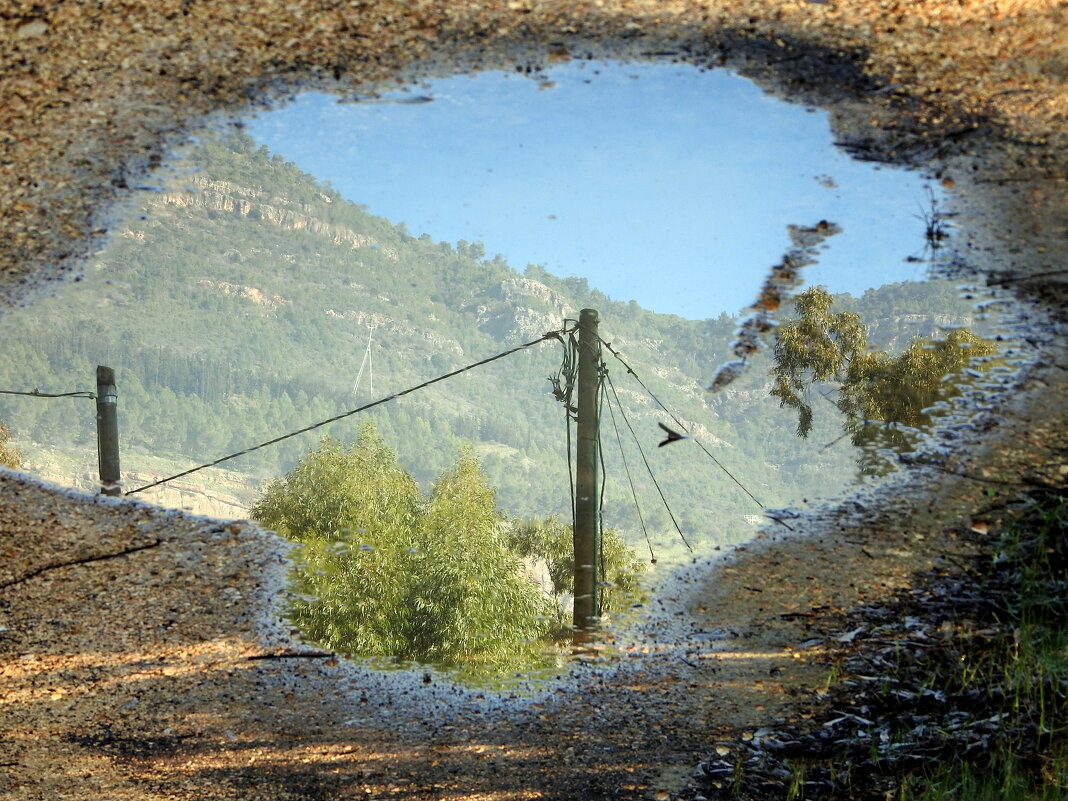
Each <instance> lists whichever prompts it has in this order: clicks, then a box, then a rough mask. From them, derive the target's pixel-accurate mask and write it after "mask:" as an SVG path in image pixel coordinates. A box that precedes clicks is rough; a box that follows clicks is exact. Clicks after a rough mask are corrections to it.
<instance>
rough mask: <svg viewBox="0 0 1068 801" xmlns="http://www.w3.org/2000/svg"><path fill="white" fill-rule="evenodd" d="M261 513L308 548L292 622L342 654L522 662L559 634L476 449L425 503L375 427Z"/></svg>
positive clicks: (312, 462)
mask: <svg viewBox="0 0 1068 801" xmlns="http://www.w3.org/2000/svg"><path fill="white" fill-rule="evenodd" d="M251 513H252V517H253V518H254V519H255V520H256V521H257V522H260V523H262V524H263V525H265V526H269V527H270V528H273V529H274V530H276V531H278V532H279V533H281V534H283V535H285V536H286V537H288V538H290V539H292V540H294V541H296V542H298V543H300V551H299V567H298V568H297V570H296V575H295V596H294V601H293V603H292V607H291V613H290V614H291V616H292V619H293V620H294V622H295V623H297V624H298V625H299V626H300V628H301V629H302V630H303V631H304V632H305V634H306V635H307V636H308V637H309V638H310V639H311V640H313V641H315V642H319V643H322V644H323V645H326V646H328V647H330V648H334V649H337V650H340V651H344V652H348V653H353V654H357V655H361V656H395V657H399V658H401V659H410V660H416V661H420V662H434V663H439V664H445V665H451V664H458V663H468V664H470V663H483V664H490V665H492V664H510V663H513V662H514V661H515V660H516V659H519V658H522V657H523V656H525V655H529V649H530V647H531V644H532V643H533V642H534V641H536V640H538V639H539V638H542V637H544V636H545V635H546V634H547V633H548V631H549V626H550V621H551V618H552V608H551V601H550V599H548V598H547V597H546V596H545V595H543V594H542V593H541V592H540V590H539V589H538V587H537V585H536V584H535V583H534V582H533V581H531V580H530V579H529V578H528V577H527V576H525V575H524V574H523V572H522V566H521V563H520V560H519V559H518V557H516V556H515V555H514V554H512V553H511V552H510V551H509V550H508V548H507V547H506V543H505V540H504V531H505V527H504V526H503V525H502V523H503V517H502V516H501V514H500V513H499V512H498V511H497V508H496V500H495V496H494V491H493V489H492V488H491V487H490V486H489V485H488V484H487V482H486V478H485V475H484V474H483V472H482V469H481V466H480V465H479V463H478V461H477V459H476V458H475V457H474V456H473V454H472V453H471V452H470V451H465V452H464V453H463V454H462V455H461V457H460V459H459V461H457V463H456V464H455V465H454V466H453V467H452V468H450V469H449V470H447V471H446V472H445V473H444V474H443V475H442V476H441V477H440V478H439V480H438V481H437V482H436V483H435V485H434V488H433V490H432V492H431V493H430V497H429V498H426V499H424V498H422V497H421V494H420V492H419V489H418V487H417V485H416V483H415V481H414V480H413V479H412V477H411V476H410V475H408V474H407V473H406V472H405V471H404V470H403V469H402V468H401V467H400V465H399V464H398V463H397V461H396V457H395V456H394V454H393V452H392V451H391V450H390V449H389V448H388V447H387V446H386V445H385V443H384V442H383V440H382V438H381V437H380V436H379V435H378V433H377V432H376V431H375V429H374V427H373V426H372V425H371V424H370V423H367V424H365V425H364V426H362V427H361V429H360V432H359V436H358V437H357V439H356V441H355V442H354V443H353V444H352V445H351V446H350V447H347V448H346V447H345V446H343V445H342V444H341V443H339V442H337V441H336V440H332V439H325V440H323V441H322V443H321V444H320V446H319V448H318V449H317V450H315V451H313V452H312V453H310V454H308V455H307V456H306V457H305V458H304V459H302V460H301V461H300V463H299V464H298V465H297V466H296V468H294V469H293V470H292V471H291V472H290V473H289V474H288V475H287V476H286V477H285V478H284V479H281V480H278V481H275V482H273V483H272V484H270V485H269V486H268V487H267V488H266V490H265V491H264V493H263V495H262V496H261V498H260V500H259V502H258V503H257V504H256V505H255V506H254V507H253V509H252V510H251Z"/></svg>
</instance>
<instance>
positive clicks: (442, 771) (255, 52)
mask: <svg viewBox="0 0 1068 801" xmlns="http://www.w3.org/2000/svg"><path fill="white" fill-rule="evenodd" d="M1064 22H1065V9H1064V6H1063V4H1059V3H1055V2H1035V3H1021V4H1018V5H1017V6H1013V7H1012V8H1011V9H1002V8H1000V7H999V5H998V4H997V3H994V2H989V3H988V2H974V3H963V4H952V5H949V4H944V3H938V2H932V3H920V4H914V5H912V6H909V7H908V8H907V9H906V8H898V7H897V6H896V4H894V3H876V2H867V0H862V1H861V2H857V3H854V4H850V5H849V7H848V8H845V7H840V6H838V5H837V4H835V3H833V2H832V3H822V2H807V3H786V2H774V3H747V2H741V1H740V0H737V1H736V0H730V1H729V2H723V3H717V4H714V5H713V4H706V3H703V2H683V1H679V0H673V1H670V2H660V3H653V2H640V1H638V0H635V2H626V3H624V2H618V3H617V2H607V3H604V4H589V5H588V6H587V5H586V4H572V3H556V2H546V3H543V4H528V3H522V2H519V3H513V2H508V3H504V2H460V3H455V2H454V3H435V2H427V3H419V4H414V3H413V4H405V5H395V4H392V3H385V2H382V3H368V4H343V3H332V2H322V3H317V2H312V0H299V1H295V2H291V3H289V4H285V5H283V4H276V3H273V2H262V3H257V4H256V6H255V7H254V8H249V7H247V6H241V5H239V4H236V3H230V2H224V1H223V0H211V1H210V2H200V3H188V2H179V0H174V2H163V3H155V2H153V3H148V2H147V1H146V2H145V3H138V2H130V3H127V4H124V6H123V7H122V8H121V9H119V8H112V7H111V6H109V5H107V4H99V5H98V6H96V7H94V8H88V7H85V6H72V5H69V4H62V5H60V6H57V7H55V8H51V7H48V8H45V7H44V6H43V5H33V4H29V3H20V2H16V3H14V4H11V6H10V9H9V10H7V11H4V12H0V23H2V28H0V39H2V41H3V46H2V47H0V54H2V55H0V63H2V64H3V68H2V73H0V85H3V87H4V97H5V103H4V104H2V108H0V178H2V180H3V181H4V187H5V192H4V193H3V197H2V199H0V229H2V231H3V238H2V244H0V269H2V280H0V290H2V297H3V303H4V304H5V305H7V304H18V303H25V302H29V301H31V300H32V299H33V297H34V296H35V294H39V293H41V292H44V291H48V286H49V283H50V282H51V281H54V280H59V279H63V278H66V279H70V278H71V276H72V274H73V273H74V272H75V271H76V270H77V268H78V265H79V264H80V263H81V262H80V260H81V258H82V257H83V256H84V255H85V254H86V253H87V252H89V251H90V250H91V249H92V248H93V247H95V246H96V243H98V242H99V241H100V237H102V236H103V235H104V233H105V230H106V228H107V226H108V224H109V221H110V219H111V215H113V214H115V213H116V212H117V211H118V208H119V205H118V204H121V202H122V201H123V200H124V199H125V198H126V197H127V192H128V191H129V190H130V189H131V187H134V186H137V185H139V184H140V183H141V182H144V181H147V180H149V178H148V176H149V175H150V172H151V169H152V167H153V165H154V164H157V163H159V162H160V160H161V159H162V157H163V154H164V152H165V149H166V147H167V146H168V144H173V143H175V142H177V141H179V140H180V139H181V138H182V137H183V135H184V134H185V132H187V131H189V130H191V129H193V128H195V126H196V125H197V124H199V122H200V121H201V120H203V119H204V118H205V116H206V115H210V114H219V113H229V112H233V111H235V110H236V109H238V108H239V107H244V106H246V104H248V103H260V102H266V101H268V100H270V99H271V98H277V97H281V96H284V95H286V94H287V93H289V92H291V91H293V90H294V89H295V88H297V87H317V88H327V89H331V90H335V91H343V90H345V89H346V88H349V89H351V88H352V87H353V86H357V85H362V84H363V83H366V82H368V81H378V80H386V79H389V78H391V77H394V76H397V75H403V76H404V77H405V78H408V79H410V78H413V77H418V75H419V74H429V73H431V72H434V73H442V72H448V71H449V70H454V69H458V68H459V67H457V66H455V65H467V66H480V65H481V66H504V65H508V67H509V68H512V69H514V68H516V67H517V66H518V67H519V68H520V69H529V70H533V71H536V70H537V68H538V65H539V63H540V62H544V63H549V62H551V61H552V60H554V59H560V58H569V57H585V55H586V54H589V55H600V54H603V53H606V52H607V53H611V54H613V55H616V56H619V57H631V58H640V57H644V58H652V57H660V58H681V59H685V60H688V61H693V62H694V63H702V64H713V65H721V64H722V65H726V66H730V67H732V68H735V69H738V70H740V71H741V72H742V73H743V74H745V75H746V76H747V77H751V78H753V79H754V80H757V81H758V82H760V83H761V85H762V86H764V87H765V88H767V89H768V90H769V91H774V92H777V93H779V94H783V95H788V96H790V97H792V98H793V99H795V100H797V101H800V102H806V103H812V104H814V105H820V106H822V107H825V108H828V109H829V110H830V111H831V114H832V117H833V119H834V123H835V131H836V135H837V136H838V137H839V139H840V141H841V144H842V146H843V147H845V148H846V149H847V150H849V151H850V152H851V153H853V154H854V155H855V156H856V157H858V158H864V159H869V160H876V161H887V162H892V163H907V164H914V165H916V166H918V167H920V168H922V169H924V170H926V171H928V172H929V173H930V175H931V176H932V178H934V179H936V180H938V181H940V182H941V183H942V185H943V186H944V187H946V188H947V189H950V190H952V192H953V196H952V203H953V211H954V212H955V213H956V214H957V216H956V218H955V222H956V224H957V225H958V226H959V230H958V241H957V250H958V257H957V258H955V259H952V260H950V262H949V263H948V264H947V265H945V268H944V269H945V270H946V271H947V272H948V273H949V274H951V275H955V276H958V277H960V278H961V280H962V281H966V282H970V283H974V284H975V285H976V286H977V287H980V289H981V290H982V291H985V290H986V288H987V285H988V284H989V285H991V286H992V287H993V288H995V289H999V290H1001V291H1003V292H1005V293H1007V297H1011V298H1017V299H1020V300H1022V301H1024V302H1025V305H1022V306H1019V307H1014V308H1013V309H1012V310H1011V316H1012V320H1011V321H1010V328H1012V330H1013V331H1014V337H1015V338H1014V344H1013V348H1014V349H1015V351H1016V353H1015V356H1014V360H1013V361H1012V369H1011V370H1010V371H1008V372H1007V373H1003V374H1002V375H1001V378H1000V379H999V381H1000V384H998V385H997V386H993V387H990V388H988V389H987V390H986V391H984V392H981V393H979V394H977V395H976V396H974V397H971V398H969V399H968V401H967V403H966V405H965V406H964V407H963V408H961V409H960V413H959V414H958V415H957V416H956V417H954V418H951V419H950V420H948V421H947V423H946V424H945V426H944V427H943V428H942V429H941V431H940V432H939V433H938V434H937V435H936V437H935V438H934V439H933V440H932V441H931V442H930V443H929V444H928V445H926V446H925V448H924V450H923V451H922V452H921V453H918V454H915V455H914V456H912V457H911V458H910V464H909V466H908V469H907V470H905V471H902V472H901V473H899V474H898V475H896V476H895V477H893V478H891V479H890V480H889V481H888V483H887V484H886V485H884V486H882V487H880V488H878V489H876V490H872V491H870V492H868V493H866V494H863V495H860V496H856V497H853V498H849V499H846V500H844V501H842V502H841V503H839V504H837V505H835V506H833V507H828V508H825V509H817V510H811V511H807V512H805V513H804V514H801V515H800V516H798V517H797V518H794V519H791V520H790V521H789V522H790V525H791V528H792V529H793V531H792V532H785V531H782V533H780V531H779V530H775V529H773V530H770V531H768V532H767V533H766V534H765V535H764V536H763V537H761V538H758V539H757V540H755V541H753V542H752V543H750V544H748V545H746V546H744V547H741V548H739V549H737V550H736V551H735V552H733V553H731V554H729V555H727V556H726V557H724V558H723V559H722V560H719V561H717V562H714V563H701V564H694V565H691V566H689V568H687V569H686V570H685V571H683V572H682V573H680V575H679V576H678V577H677V579H676V580H675V581H674V582H673V583H671V584H670V585H668V586H667V587H666V588H665V589H663V590H662V591H661V592H660V593H659V594H658V596H657V601H656V602H655V608H654V609H653V610H652V612H651V614H650V616H649V618H648V619H647V620H646V621H644V622H643V623H641V624H640V625H637V626H636V627H635V628H634V629H633V630H631V631H627V632H620V633H617V634H616V635H615V642H613V643H611V645H612V649H611V650H612V651H613V652H614V653H616V654H618V655H619V656H618V657H617V658H614V659H613V660H611V661H600V660H598V659H597V658H593V659H587V660H576V661H575V662H574V663H573V664H572V665H571V666H569V667H568V668H567V669H566V671H562V672H561V676H560V677H559V678H557V679H550V680H546V681H544V682H542V683H540V684H538V685H537V686H535V687H532V688H530V689H525V690H522V691H521V690H515V691H512V692H504V693H490V692H481V693H480V692H478V691H475V690H470V689H465V688H463V687H460V686H457V685H454V684H452V683H451V682H449V681H448V679H447V678H446V677H444V676H441V675H439V674H437V673H434V672H432V671H427V672H423V671H416V672H406V673H405V672H402V673H381V672H376V671H373V670H369V669H365V668H362V667H360V666H357V665H353V664H350V663H347V662H345V661H344V660H338V659H335V658H332V657H330V656H322V655H318V654H309V653H308V649H307V647H306V646H304V645H303V644H301V643H300V642H299V641H298V640H296V639H295V638H294V637H293V636H292V635H291V633H290V632H289V631H288V629H287V627H286V626H285V625H284V624H283V623H282V622H281V621H280V616H279V614H278V611H279V600H280V598H281V595H282V592H283V580H284V576H285V570H286V568H285V564H284V546H283V544H282V543H281V542H279V541H278V540H277V539H275V538H273V537H272V536H271V535H269V534H266V533H264V532H261V531H259V530H258V529H256V528H255V527H253V526H251V525H249V524H247V523H243V522H217V521H209V520H204V519H198V518H190V517H187V516H183V515H181V514H177V513H172V512H166V511H163V510H159V509H155V508H152V507H148V506H144V505H140V504H137V503H131V502H123V501H117V500H113V499H106V498H93V497H89V496H83V495H78V494H75V493H70V492H66V491H63V490H60V489H57V488H55V487H49V486H45V485H41V484H39V483H38V482H35V481H33V480H31V479H28V478H26V477H24V476H19V475H16V474H11V473H7V472H2V473H0V549H2V562H0V699H2V701H3V705H2V707H0V731H2V733H3V736H2V738H0V793H3V794H5V795H6V796H7V797H11V798H19V799H52V798H72V799H78V798H85V799H99V798H108V799H119V800H121V799H184V798H189V799H193V798H198V799H199V798H203V797H206V796H211V797H215V798H220V799H231V798H232V799H309V800H311V799H334V798H367V799H371V798H410V799H437V798H445V799H460V798H464V799H505V798H508V799H512V798H516V799H521V798H538V799H575V798H635V799H636V798H666V797H668V796H669V795H670V794H672V793H678V792H683V794H684V795H685V796H686V797H689V798H695V797H696V796H697V795H699V794H701V793H704V792H710V790H709V789H708V788H709V787H710V786H711V785H710V784H709V782H708V781H707V778H708V775H709V774H708V770H707V768H708V766H709V765H710V764H712V763H714V762H715V760H716V759H717V758H721V759H727V758H728V757H727V756H725V755H724V754H727V755H729V754H731V753H734V752H735V751H737V749H738V748H739V747H740V746H739V744H740V743H741V744H744V743H751V742H753V741H754V740H758V741H759V740H761V739H767V734H766V733H767V731H768V730H776V731H778V730H786V729H790V730H791V731H803V730H804V728H805V726H806V725H809V726H821V727H822V725H823V723H825V722H826V721H827V720H828V719H833V717H835V716H839V715H838V713H840V712H842V710H837V711H836V710H835V709H832V708H829V707H828V704H829V703H831V701H830V700H829V698H828V695H827V693H826V688H827V687H828V684H829V677H830V676H831V674H832V672H833V671H834V670H835V667H834V666H835V664H836V663H837V662H838V660H840V659H843V658H853V657H855V656H856V653H857V652H858V651H859V650H862V649H864V648H868V647H873V648H874V647H878V644H877V643H874V642H872V640H871V639H870V638H866V637H862V636H860V634H856V633H854V632H857V630H858V629H871V628H872V627H873V626H875V624H876V623H877V622H878V619H879V611H878V610H879V609H880V607H881V605H886V604H891V603H893V602H894V599H895V598H897V597H899V595H900V593H901V592H902V591H906V592H907V591H909V590H910V589H917V588H919V587H922V586H924V583H925V582H930V581H931V580H932V579H931V576H932V575H935V574H937V575H938V576H940V580H947V579H948V578H951V577H952V576H953V575H955V571H959V572H960V575H961V576H963V577H964V578H967V575H968V569H967V567H968V565H969V564H970V562H969V560H971V559H972V557H974V556H976V555H977V554H979V555H981V554H982V553H983V549H984V548H986V547H988V545H987V541H986V540H985V539H984V537H983V536H980V533H981V532H986V533H989V532H990V531H991V530H996V529H997V528H998V527H999V526H1000V525H1001V523H1002V520H1003V519H1004V518H1005V517H1006V516H1007V515H1009V514H1010V513H1011V512H1012V510H1013V509H1014V508H1015V507H1014V504H1016V503H1017V502H1018V500H1019V499H1020V498H1022V497H1024V496H1026V494H1027V493H1028V492H1029V491H1032V490H1033V489H1034V488H1035V487H1049V486H1055V487H1056V486H1060V487H1063V485H1064V483H1065V481H1066V477H1068V447H1066V442H1065V440H1066V433H1065V432H1066V431H1068V426H1066V424H1065V423H1066V422H1068V421H1066V420H1065V416H1066V406H1068V404H1066V403H1065V398H1066V397H1068V381H1066V374H1068V355H1066V353H1065V348H1064V342H1065V337H1064V322H1065V321H1064V317H1063V309H1064V298H1065V286H1066V284H1065V279H1066V277H1068V267H1066V266H1065V264H1066V259H1065V254H1066V251H1068V222H1066V207H1068V203H1066V200H1068V169H1066V164H1068V159H1066V158H1065V156H1066V148H1065V143H1066V137H1068V133H1066V130H1068V126H1065V114H1066V111H1068V100H1066V94H1065V92H1064V83H1065V77H1066V69H1068V51H1066V46H1065V44H1064V38H1063V30H1064ZM758 281H759V277H754V283H755V284H756V283H757V282H758ZM978 291H979V290H977V292H978ZM713 367H714V365H710V366H709V368H710V369H711V368H713ZM917 614H918V612H917ZM939 614H941V612H940V613H939ZM865 616H868V618H870V619H871V622H870V623H866V622H865V619H866V618H865ZM919 625H923V623H922V621H921V622H920V624H919ZM828 716H831V718H829V717H828ZM721 751H722V752H724V753H721ZM700 764H704V766H705V767H704V768H702V769H701V770H702V771H703V772H702V775H701V776H698V777H697V778H693V774H694V771H695V770H697V769H698V765H700ZM713 767H714V765H713ZM688 784H693V785H694V786H693V787H691V788H690V789H689V790H686V789H684V788H685V787H686V786H687V785H688ZM698 785H700V787H698Z"/></svg>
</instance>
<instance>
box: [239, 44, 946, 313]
mask: <svg viewBox="0 0 1068 801" xmlns="http://www.w3.org/2000/svg"><path fill="white" fill-rule="evenodd" d="M547 86H550V87H551V88H549V89H546V88H545V87H547ZM413 96H418V97H420V98H422V99H427V100H432V102H425V103H422V104H420V105H417V106H410V105H397V104H381V103H379V104H371V105H365V104H363V103H355V104H338V103H337V102H336V99H335V98H333V97H331V96H328V95H314V94H309V95H303V96H301V97H300V98H298V99H296V100H295V101H294V102H292V103H290V104H289V105H287V106H285V107H284V108H281V109H279V110H277V111H275V112H272V113H271V114H269V115H263V116H261V117H259V118H258V119H255V120H252V121H251V122H250V124H249V129H248V130H249V132H250V133H251V134H252V136H253V137H254V138H255V139H256V140H257V141H258V142H262V143H264V144H266V145H267V146H268V147H269V148H270V149H271V151H272V152H275V153H280V154H282V155H283V156H284V157H285V158H286V159H290V160H293V161H294V162H295V163H296V164H298V165H299V166H300V167H301V168H303V169H305V170H307V171H308V172H310V173H312V174H314V175H316V176H318V177H320V178H321V179H326V180H329V181H330V182H331V183H332V184H333V186H335V187H336V188H337V189H338V190H339V191H340V192H341V193H342V194H343V195H345V196H346V197H347V198H348V199H350V200H352V201H355V202H358V203H363V204H367V206H368V208H369V210H370V211H371V212H372V213H374V214H380V215H382V216H384V217H386V218H388V219H390V220H393V221H402V222H404V224H405V225H406V226H407V228H408V230H410V231H411V232H412V233H413V234H415V235H419V234H422V233H427V234H429V235H430V236H431V237H433V238H434V239H435V240H446V241H449V242H458V241H461V240H462V241H464V242H465V243H484V248H485V250H486V252H487V253H488V254H490V255H492V254H494V253H498V252H499V253H503V254H504V257H505V258H507V260H508V262H509V263H510V264H511V265H512V266H513V267H515V268H517V269H520V270H522V269H523V268H524V266H525V265H527V264H539V265H542V266H544V267H545V268H547V269H548V270H549V271H550V272H552V273H553V274H555V275H560V276H582V277H584V278H586V279H587V280H588V281H589V282H590V284H591V285H592V286H594V287H596V288H598V289H599V290H601V291H603V292H605V293H606V294H607V295H609V296H610V297H612V298H614V299H617V300H624V301H626V300H630V299H635V300H636V301H637V302H638V303H639V304H641V305H642V307H643V308H646V309H652V310H653V311H657V312H661V313H666V314H678V315H680V316H682V317H685V318H688V319H693V320H699V319H703V318H707V317H715V316H717V315H719V313H720V312H722V311H726V312H728V313H729V314H736V313H738V312H740V311H741V310H742V309H743V308H745V307H746V306H748V305H749V304H750V303H751V302H752V292H753V282H754V281H755V280H758V279H757V278H756V276H758V275H760V274H761V272H762V271H763V269H764V267H765V266H766V265H769V264H772V263H774V262H775V261H776V260H777V259H778V258H779V256H780V255H781V254H782V252H783V249H784V248H785V247H786V246H788V240H787V237H786V227H787V225H790V224H813V223H815V222H816V221H818V220H821V219H825V220H832V221H834V222H836V223H837V224H838V225H840V226H841V227H842V228H843V229H844V233H843V234H842V236H841V237H840V238H839V240H838V241H836V242H835V246H834V248H833V249H831V250H829V251H828V252H826V253H825V254H823V256H822V257H821V259H820V262H819V264H817V265H814V266H813V267H812V269H811V270H809V271H808V272H807V274H806V275H805V276H804V279H805V280H806V281H807V282H809V283H811V284H823V285H826V286H829V287H830V288H831V289H832V290H833V291H838V292H850V293H851V294H853V295H860V294H862V293H863V292H864V291H865V290H866V289H868V288H871V287H876V286H880V285H882V284H886V283H892V282H896V281H902V280H923V279H924V278H925V277H926V270H925V266H924V265H923V264H920V263H916V262H912V261H909V260H908V257H909V256H910V255H912V254H915V253H917V252H921V251H922V249H923V246H924V223H923V220H922V219H921V218H920V216H921V215H922V214H923V213H924V211H925V210H926V209H928V208H929V207H930V201H931V200H932V199H936V196H934V195H930V194H929V190H928V189H926V188H925V187H926V183H925V181H924V180H923V176H922V175H921V174H919V173H915V172H910V171H904V170H891V169H882V168H881V167H879V166H878V165H873V164H870V163H861V162H857V161H854V160H852V159H850V158H849V157H847V156H846V155H844V154H843V153H842V152H840V151H839V150H837V149H836V148H835V147H834V146H833V138H832V135H831V131H830V127H829V122H828V119H827V115H826V114H825V113H823V112H814V111H813V110H811V109H805V108H803V107H800V106H794V105H788V104H786V103H783V102H780V101H778V100H776V99H774V98H771V97H768V96H767V95H765V94H763V93H762V92H761V91H760V90H759V89H758V88H757V87H756V86H755V85H753V84H752V83H750V82H748V81H745V80H743V79H741V78H739V77H737V76H735V75H732V74H731V73H728V72H726V71H722V70H716V71H712V72H702V71H699V70H697V69H695V68H693V67H689V66H686V65H655V64H602V63H582V62H579V63H572V64H569V65H566V66H562V67H558V68H555V69H553V70H551V71H550V72H548V73H547V74H546V75H544V76H541V80H540V81H538V80H531V79H530V78H529V77H526V76H521V75H509V74H507V73H480V74H475V75H472V76H459V77H454V78H449V79H444V80H440V81H435V82H432V83H430V84H427V85H425V86H420V87H415V88H413V89H412V90H411V92H410V93H408V94H405V93H399V94H398V95H396V96H395V97H394V99H403V98H405V97H413Z"/></svg>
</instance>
